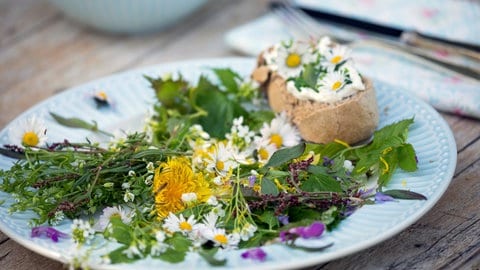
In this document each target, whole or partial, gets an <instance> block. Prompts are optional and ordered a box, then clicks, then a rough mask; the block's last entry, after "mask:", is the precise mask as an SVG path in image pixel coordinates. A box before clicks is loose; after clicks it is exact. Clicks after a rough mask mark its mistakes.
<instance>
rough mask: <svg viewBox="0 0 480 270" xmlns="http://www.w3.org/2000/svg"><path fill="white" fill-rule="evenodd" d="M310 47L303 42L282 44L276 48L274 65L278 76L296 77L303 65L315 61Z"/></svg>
mask: <svg viewBox="0 0 480 270" xmlns="http://www.w3.org/2000/svg"><path fill="white" fill-rule="evenodd" d="M309 47H310V45H309V44H308V43H303V42H292V43H291V44H288V45H286V44H282V45H281V46H279V47H278V54H277V59H276V61H275V62H276V64H277V65H278V70H277V72H278V74H279V75H280V76H282V77H283V78H285V79H287V78H291V77H297V76H298V75H299V74H300V72H301V71H302V69H303V66H304V65H305V64H308V63H311V62H314V61H315V57H314V56H313V54H312V53H311V49H310V48H309Z"/></svg>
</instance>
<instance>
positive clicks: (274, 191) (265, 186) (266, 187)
mask: <svg viewBox="0 0 480 270" xmlns="http://www.w3.org/2000/svg"><path fill="white" fill-rule="evenodd" d="M261 192H262V194H265V195H274V196H277V195H278V193H280V192H279V191H278V187H277V185H275V183H274V182H273V181H272V180H270V179H268V178H263V179H262V183H261Z"/></svg>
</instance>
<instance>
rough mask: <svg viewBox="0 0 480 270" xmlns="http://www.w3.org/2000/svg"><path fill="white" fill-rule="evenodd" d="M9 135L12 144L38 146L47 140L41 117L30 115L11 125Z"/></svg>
mask: <svg viewBox="0 0 480 270" xmlns="http://www.w3.org/2000/svg"><path fill="white" fill-rule="evenodd" d="M9 137H10V141H11V143H12V144H14V145H19V146H20V145H23V146H29V147H40V146H43V145H45V142H46V141H47V128H46V126H45V123H44V121H43V120H42V119H40V118H37V117H35V116H32V117H29V118H26V119H23V120H21V121H20V122H18V124H17V125H16V126H14V127H12V128H11V129H10V131H9Z"/></svg>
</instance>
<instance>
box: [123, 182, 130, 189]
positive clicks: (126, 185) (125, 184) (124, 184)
mask: <svg viewBox="0 0 480 270" xmlns="http://www.w3.org/2000/svg"><path fill="white" fill-rule="evenodd" d="M129 188H130V183H128V182H125V183H122V189H129Z"/></svg>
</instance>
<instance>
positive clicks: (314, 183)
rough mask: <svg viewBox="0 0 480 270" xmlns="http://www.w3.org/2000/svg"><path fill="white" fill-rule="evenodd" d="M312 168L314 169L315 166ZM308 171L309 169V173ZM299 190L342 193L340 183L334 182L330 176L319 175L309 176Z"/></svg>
mask: <svg viewBox="0 0 480 270" xmlns="http://www.w3.org/2000/svg"><path fill="white" fill-rule="evenodd" d="M312 167H313V168H315V167H317V166H312ZM310 170H311V169H310V168H309V171H310ZM300 188H301V189H302V190H303V191H306V192H322V191H328V192H342V187H341V185H340V182H338V181H337V180H335V178H333V177H332V176H330V175H326V174H321V173H317V174H311V175H309V176H308V178H307V179H306V180H305V181H304V182H303V183H302V185H301V186H300Z"/></svg>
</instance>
